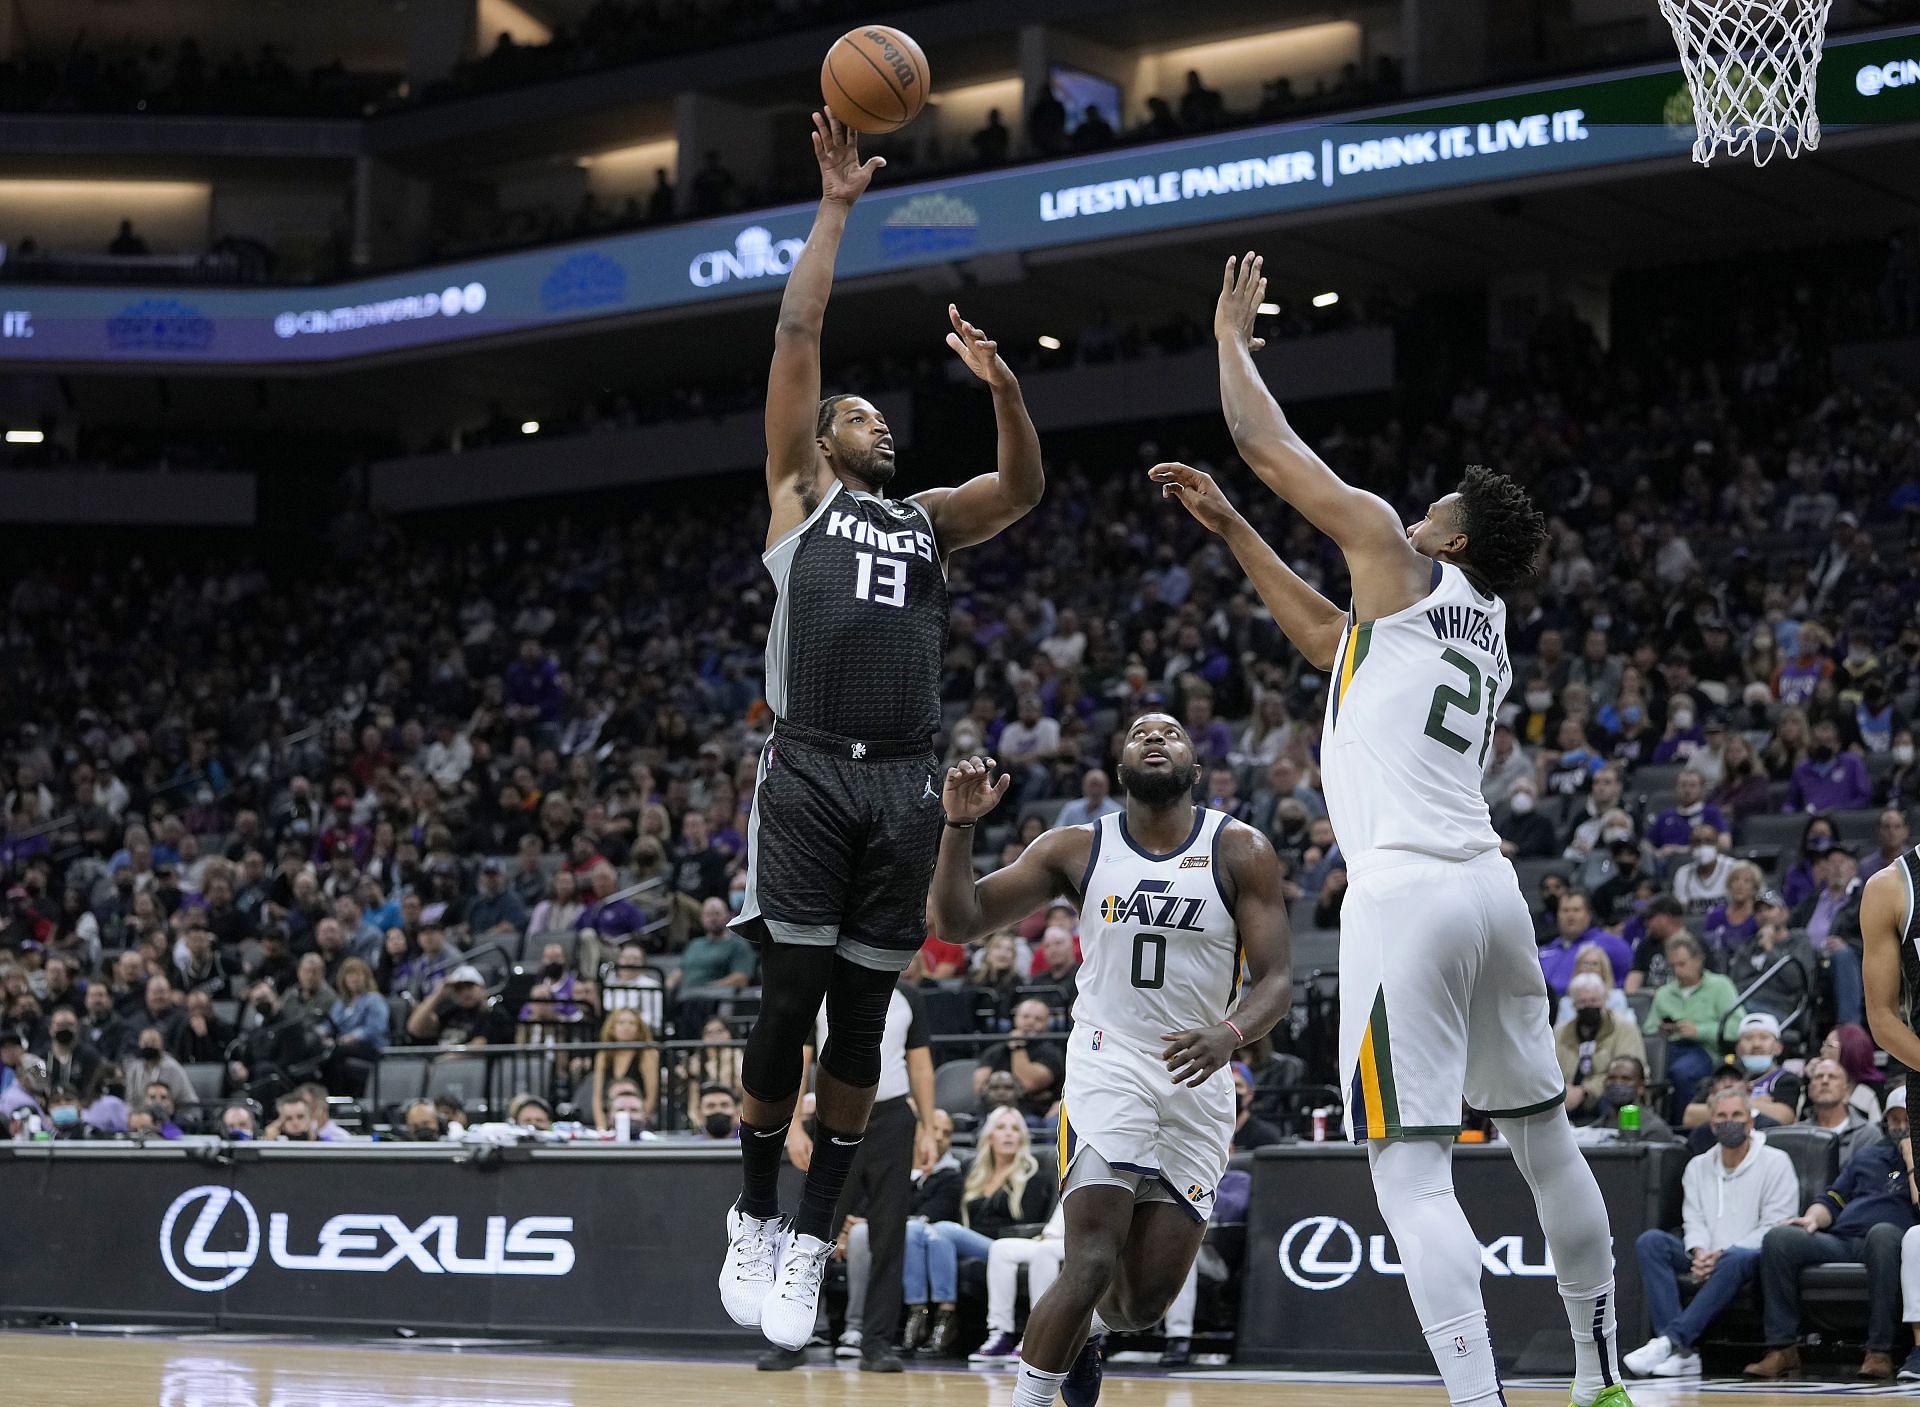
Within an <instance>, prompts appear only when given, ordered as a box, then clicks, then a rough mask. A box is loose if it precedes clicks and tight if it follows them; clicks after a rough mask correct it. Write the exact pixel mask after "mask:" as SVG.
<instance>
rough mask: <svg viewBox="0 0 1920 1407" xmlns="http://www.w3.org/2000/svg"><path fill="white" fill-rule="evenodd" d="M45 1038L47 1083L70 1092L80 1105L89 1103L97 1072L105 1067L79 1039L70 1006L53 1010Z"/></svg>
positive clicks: (95, 1087) (78, 1027)
mask: <svg viewBox="0 0 1920 1407" xmlns="http://www.w3.org/2000/svg"><path fill="white" fill-rule="evenodd" d="M49 1024H50V1026H51V1029H50V1031H49V1033H48V1036H47V1053H46V1064H47V1084H48V1085H49V1086H50V1087H51V1088H54V1089H70V1090H73V1091H75V1092H76V1093H77V1094H78V1095H79V1096H80V1102H81V1103H83V1104H85V1103H89V1102H91V1101H92V1099H93V1096H94V1092H95V1090H96V1089H97V1088H98V1085H99V1080H100V1076H101V1073H102V1072H103V1071H104V1070H106V1069H107V1068H108V1066H107V1062H106V1061H105V1060H104V1059H102V1058H101V1055H100V1052H99V1051H97V1050H95V1049H94V1048H93V1047H92V1046H90V1045H88V1044H87V1043H86V1042H85V1041H83V1040H81V1039H80V1018H79V1017H78V1016H76V1015H75V1014H74V1012H73V1010H72V1008H70V1007H56V1008H54V1012H53V1019H52V1021H51V1022H50V1023H49Z"/></svg>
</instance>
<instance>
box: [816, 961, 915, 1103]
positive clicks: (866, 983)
mask: <svg viewBox="0 0 1920 1407" xmlns="http://www.w3.org/2000/svg"><path fill="white" fill-rule="evenodd" d="M899 980H900V978H899V974H898V973H894V972H876V971H875V970H874V969H873V968H870V967H862V966H860V964H859V963H857V962H848V961H847V960H846V959H845V958H838V959H836V960H835V961H834V965H833V980H832V982H830V983H829V984H828V986H827V1046H826V1049H825V1050H823V1051H821V1052H820V1068H821V1069H822V1070H825V1071H827V1072H828V1073H829V1074H831V1075H832V1076H833V1077H834V1078H835V1079H837V1080H840V1081H842V1082H843V1083H845V1084H849V1085H852V1086H853V1087H854V1088H855V1089H867V1088H870V1087H872V1086H873V1085H877V1084H879V1083H880V1037H881V1036H882V1035H884V1034H885V1033H886V1029H887V1007H888V1006H889V1005H890V1004H891V1003H892V1001H893V988H894V984H895V983H896V982H898V981H899Z"/></svg>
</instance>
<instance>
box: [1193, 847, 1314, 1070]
mask: <svg viewBox="0 0 1920 1407" xmlns="http://www.w3.org/2000/svg"><path fill="white" fill-rule="evenodd" d="M1220 863H1221V864H1223V865H1225V866H1226V867H1227V874H1228V876H1229V888H1230V889H1231V890H1232V892H1233V920H1234V925H1235V927H1236V928H1237V929H1238V930H1239V934H1240V945H1241V947H1242V949H1243V950H1244V951H1245V953H1246V962H1247V976H1248V978H1249V979H1250V985H1249V986H1248V987H1247V989H1246V991H1245V993H1244V994H1243V995H1242V996H1241V998H1240V1000H1239V1002H1238V1003H1237V1004H1236V1005H1235V1006H1234V1008H1233V1010H1231V1011H1230V1012H1228V1013H1227V1014H1226V1018H1225V1019H1224V1020H1222V1021H1219V1022H1216V1023H1215V1024H1213V1025H1212V1026H1207V1027H1202V1028H1200V1029H1197V1030H1192V1031H1179V1032H1170V1033H1168V1034H1167V1035H1166V1036H1165V1037H1163V1039H1164V1040H1165V1041H1166V1042H1167V1049H1166V1051H1165V1055H1164V1058H1165V1060H1166V1062H1167V1068H1168V1070H1170V1071H1171V1072H1172V1074H1173V1079H1174V1083H1176V1084H1188V1085H1198V1084H1201V1083H1203V1082H1205V1080H1206V1079H1207V1077H1208V1076H1209V1075H1211V1074H1213V1072H1214V1071H1215V1070H1218V1069H1219V1068H1220V1067H1221V1066H1222V1065H1225V1064H1226V1063H1227V1062H1228V1061H1229V1060H1231V1059H1233V1053H1234V1051H1235V1050H1237V1049H1239V1048H1240V1047H1241V1046H1242V1045H1246V1044H1248V1043H1250V1042H1252V1041H1257V1040H1259V1039H1260V1037H1262V1036H1264V1035H1266V1034H1267V1032H1269V1031H1271V1030H1272V1029H1273V1028H1274V1026H1275V1024H1276V1023H1278V1021H1279V1020H1280V1018H1281V1017H1283V1016H1285V1015H1286V1014H1287V1012H1288V1011H1290V1010H1291V1009H1292V1008H1293V932H1292V929H1291V928H1290V927H1289V926H1288V923H1287V896H1286V894H1285V892H1284V891H1283V889H1282V887H1281V875H1280V861H1279V859H1278V858H1277V857H1276V856H1275V855H1274V853H1273V845H1272V843H1271V842H1270V841H1269V840H1268V839H1267V838H1266V837H1265V836H1264V835H1262V834H1261V833H1260V832H1259V831H1257V830H1255V829H1254V828H1253V827H1252V826H1248V825H1243V824H1241V823H1240V822H1238V821H1232V822H1229V823H1228V824H1227V828H1226V830H1225V831H1224V832H1223V833H1222V835H1221V837H1220ZM1236 1028H1237V1029H1236Z"/></svg>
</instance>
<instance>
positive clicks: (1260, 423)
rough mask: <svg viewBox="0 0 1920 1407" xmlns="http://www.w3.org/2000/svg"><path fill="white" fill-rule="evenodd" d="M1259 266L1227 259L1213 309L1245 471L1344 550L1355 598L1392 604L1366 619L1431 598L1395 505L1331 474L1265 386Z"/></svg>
mask: <svg viewBox="0 0 1920 1407" xmlns="http://www.w3.org/2000/svg"><path fill="white" fill-rule="evenodd" d="M1261 266H1262V260H1261V258H1260V256H1258V255H1257V254H1254V253H1253V252H1252V251H1248V253H1247V254H1246V255H1245V256H1244V257H1243V258H1239V259H1235V258H1229V259H1228V260H1227V266H1226V272H1225V274H1224V275H1223V277H1222V279H1221V283H1220V300H1219V302H1218V303H1216V304H1215V305H1214V312H1213V335H1214V337H1215V338H1216V339H1217V340H1218V341H1219V343H1220V408H1221V410H1222V411H1223V412H1225V414H1226V417H1227V429H1228V431H1229V432H1230V433H1231V434H1232V435H1233V443H1234V446H1235V448H1237V449H1238V450H1239V451H1240V457H1241V458H1242V459H1244V460H1246V462H1247V467H1248V468H1250V469H1252V470H1253V472H1254V473H1256V474H1258V475H1259V476H1260V478H1261V481H1262V482H1264V483H1265V484H1266V486H1267V487H1268V488H1270V489H1272V490H1273V491H1274V492H1275V493H1277V494H1279V495H1280V497H1282V498H1284V499H1285V500H1286V501H1287V502H1288V503H1290V504H1292V505H1293V506H1294V507H1295V508H1296V509H1298V510H1299V511H1300V513H1301V514H1302V515H1303V516H1304V517H1305V518H1306V520H1307V521H1308V522H1310V523H1312V524H1313V525H1314V526H1315V527H1316V528H1318V529H1320V531H1321V532H1323V533H1325V534H1326V535H1327V536H1328V537H1330V538H1332V539H1333V540H1334V541H1335V542H1336V543H1338V544H1339V545H1340V550H1341V551H1342V552H1343V553H1345V554H1346V557H1347V562H1348V565H1349V567H1350V568H1352V569H1354V570H1353V576H1354V583H1355V590H1356V591H1357V592H1358V591H1362V590H1370V591H1375V592H1378V593H1379V594H1381V595H1383V596H1384V597H1385V598H1386V599H1385V601H1383V602H1379V603H1371V604H1370V605H1369V606H1366V607H1362V609H1363V612H1364V613H1365V614H1367V615H1379V614H1389V613H1391V611H1394V610H1398V609H1400V608H1402V607H1403V606H1406V605H1410V604H1412V603H1413V602H1414V601H1416V600H1418V599H1419V598H1420V596H1422V595H1424V594H1426V591H1427V589H1428V581H1429V574H1430V572H1431V570H1432V565H1431V564H1430V563H1428V562H1426V561H1425V560H1423V559H1422V558H1421V557H1420V554H1419V553H1417V552H1415V551H1414V550H1413V547H1412V545H1411V544H1410V543H1409V542H1408V541H1407V534H1406V527H1405V525H1404V524H1403V523H1401V521H1400V516H1399V515H1398V514H1397V513H1395V512H1394V511H1393V507H1392V505H1390V504H1389V503H1387V501H1386V500H1385V499H1383V498H1381V497H1379V496H1378V495H1377V494H1371V493H1368V492H1366V491H1365V490H1363V489H1357V488H1355V487H1353V486H1352V485H1351V484H1349V483H1346V482H1345V481H1344V480H1342V479H1341V478H1340V476H1339V475H1338V474H1336V473H1334V472H1333V470H1331V469H1329V468H1328V467H1327V465H1326V463H1325V462H1324V461H1323V460H1322V459H1321V458H1320V456H1319V455H1317V454H1315V453H1314V452H1313V450H1312V449H1310V448H1309V447H1308V445H1307V442H1306V441H1305V440H1303V439H1301V438H1300V436H1299V434H1298V433H1297V432H1296V431H1295V430H1294V428H1293V426H1292V425H1291V424H1289V423H1288V421H1287V417H1286V414H1285V412H1283V411H1282V410H1281V409H1280V403H1279V402H1278V401H1276V400H1274V398H1273V394H1272V393H1271V392H1270V391H1268V390H1267V384H1266V382H1265V381H1263V380H1261V379H1260V371H1259V368H1257V367H1256V366H1254V364H1253V354H1254V352H1255V351H1256V350H1258V349H1259V348H1260V347H1261V346H1263V345H1264V342H1263V340H1262V339H1261V338H1258V337H1255V336H1254V335H1253V320H1254V317H1255V315H1256V313H1257V312H1258V310H1259V307H1260V304H1261V302H1262V301H1263V300H1264V299H1265V298H1266V294H1267V281H1266V279H1265V278H1264V277H1262V275H1261V272H1260V271H1261ZM1383 570H1384V571H1385V572H1386V573H1387V576H1386V578H1385V579H1384V581H1383V580H1382V579H1381V577H1380V573H1381V572H1382V571H1383ZM1402 577H1404V578H1405V587H1404V591H1405V592H1411V593H1412V594H1410V595H1407V596H1406V599H1405V600H1399V599H1397V598H1398V597H1399V596H1400V595H1402V594H1404V592H1403V591H1402V590H1399V589H1395V588H1397V587H1399V585H1400V583H1399V578H1402ZM1363 581H1364V582H1365V583H1366V585H1365V586H1363V585H1362V583H1363ZM1382 586H1385V587H1386V589H1385V590H1384V591H1382V590H1381V589H1380V588H1381V587H1382Z"/></svg>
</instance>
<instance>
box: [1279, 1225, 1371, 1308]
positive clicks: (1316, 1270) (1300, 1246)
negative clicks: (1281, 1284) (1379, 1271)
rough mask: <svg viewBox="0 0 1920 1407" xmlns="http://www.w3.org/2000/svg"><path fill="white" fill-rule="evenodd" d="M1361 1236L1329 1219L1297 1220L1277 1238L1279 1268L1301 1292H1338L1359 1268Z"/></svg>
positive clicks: (1348, 1227)
mask: <svg viewBox="0 0 1920 1407" xmlns="http://www.w3.org/2000/svg"><path fill="white" fill-rule="evenodd" d="M1360 1254H1361V1247H1360V1233H1359V1232H1357V1231H1355V1230H1354V1229H1353V1228H1352V1227H1351V1226H1348V1225H1347V1224H1346V1223H1345V1222H1344V1221H1340V1220H1338V1219H1336V1218H1334V1217H1330V1216H1310V1217H1308V1218H1307V1219H1306V1220H1305V1221H1296V1222H1295V1223H1294V1224H1293V1225H1292V1226H1290V1227H1288V1228H1287V1234H1286V1235H1285V1236H1283V1237H1281V1238H1280V1269H1281V1270H1282V1271H1284V1272H1285V1273H1286V1277H1287V1279H1289V1280H1291V1281H1293V1283H1294V1284H1296V1285H1298V1286H1299V1287H1300V1288H1301V1289H1303V1290H1337V1289H1339V1288H1340V1287H1341V1286H1342V1285H1344V1284H1346V1283H1347V1281H1349V1280H1351V1279H1353V1277H1354V1276H1355V1274H1357V1273H1358V1272H1359V1269H1360Z"/></svg>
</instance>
